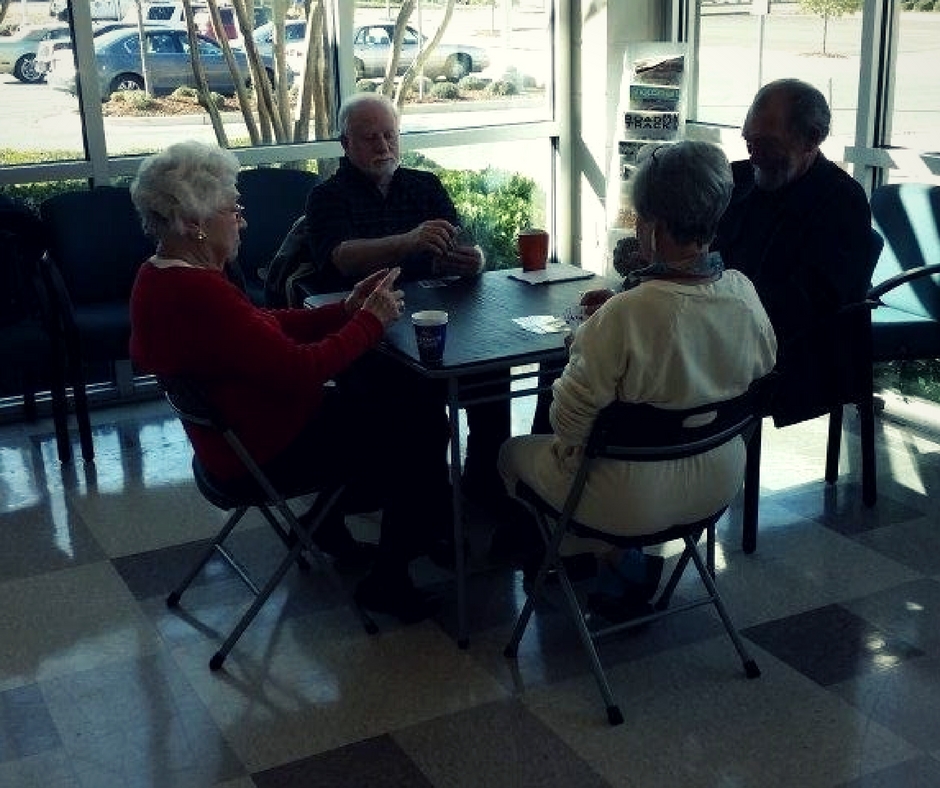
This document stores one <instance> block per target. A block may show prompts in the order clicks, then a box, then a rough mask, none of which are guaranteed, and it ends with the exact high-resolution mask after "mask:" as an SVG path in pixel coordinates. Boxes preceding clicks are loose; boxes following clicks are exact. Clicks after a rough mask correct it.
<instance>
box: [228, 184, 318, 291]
mask: <svg viewBox="0 0 940 788" xmlns="http://www.w3.org/2000/svg"><path fill="white" fill-rule="evenodd" d="M318 182H319V178H318V177H317V176H316V175H315V174H314V173H312V172H307V171H306V170H292V169H286V168H275V167H263V168H259V169H256V170H243V171H242V172H241V173H239V176H238V191H239V194H240V195H241V197H240V198H239V200H240V202H241V204H242V205H243V206H244V207H245V219H246V221H247V222H248V226H247V227H246V228H245V230H244V231H243V232H242V241H241V246H240V248H239V252H238V265H239V267H240V268H241V270H242V273H243V274H244V277H245V281H246V285H247V288H248V291H249V294H250V295H251V296H252V297H253V299H255V300H256V301H257V302H258V303H260V302H261V301H262V300H263V298H262V295H261V294H262V291H263V280H262V278H261V277H260V276H259V274H258V269H259V268H266V267H267V266H268V265H269V264H270V263H271V261H272V260H273V259H274V256H275V255H276V254H277V251H278V249H279V248H280V246H281V243H282V242H283V240H284V239H285V237H286V236H287V234H288V233H289V232H290V229H291V227H292V226H293V224H294V222H295V221H296V220H297V217H298V216H302V215H303V213H304V210H305V209H306V206H307V195H308V194H309V193H310V190H311V189H312V188H313V187H314V186H315V185H316V184H317V183H318Z"/></svg>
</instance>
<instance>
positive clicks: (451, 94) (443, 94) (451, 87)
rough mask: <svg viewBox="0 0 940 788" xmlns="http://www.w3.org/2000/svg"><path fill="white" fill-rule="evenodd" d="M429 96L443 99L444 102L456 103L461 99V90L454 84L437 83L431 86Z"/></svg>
mask: <svg viewBox="0 0 940 788" xmlns="http://www.w3.org/2000/svg"><path fill="white" fill-rule="evenodd" d="M429 95H430V96H431V97H432V98H436V99H443V100H444V101H456V100H457V99H459V98H460V88H458V87H457V86H456V85H455V84H454V83H453V82H435V83H434V84H433V85H431V90H430V93H429Z"/></svg>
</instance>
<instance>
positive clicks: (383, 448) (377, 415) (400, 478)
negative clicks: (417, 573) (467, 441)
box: [263, 354, 453, 573]
mask: <svg viewBox="0 0 940 788" xmlns="http://www.w3.org/2000/svg"><path fill="white" fill-rule="evenodd" d="M403 372H404V373H408V372H409V371H408V370H407V369H405V368H404V367H402V366H401V365H398V364H393V363H392V362H390V361H388V360H387V359H385V358H383V357H381V356H380V355H379V354H370V355H369V356H367V357H365V358H364V359H361V360H360V361H359V362H357V363H356V365H354V366H353V367H352V368H351V369H350V370H349V371H347V372H346V373H344V374H343V375H341V376H340V377H339V378H338V379H337V382H336V386H335V387H328V389H327V393H326V397H325V399H324V402H323V404H322V406H321V407H320V408H319V410H318V411H317V413H316V414H315V416H314V417H313V418H312V419H311V420H310V422H309V423H308V424H307V425H306V426H305V428H304V429H303V431H302V432H301V433H300V434H299V435H298V436H297V437H296V438H295V439H294V441H293V442H292V443H291V445H290V446H289V447H288V448H287V449H285V450H284V451H283V452H281V454H279V455H278V456H277V457H276V458H275V459H274V460H272V461H271V462H269V463H267V464H266V465H265V466H264V468H263V470H264V471H265V473H266V474H267V475H268V476H269V478H270V479H271V481H272V483H273V484H274V486H275V487H277V488H278V489H279V490H284V491H292V492H293V493H294V494H300V493H302V492H304V491H310V490H312V489H314V488H316V487H317V486H321V485H326V484H329V483H330V482H334V481H337V480H341V481H344V482H345V483H346V485H347V488H346V493H345V495H344V497H343V499H342V500H341V502H340V507H341V509H342V511H343V512H344V513H347V514H349V513H354V512H364V511H374V510H376V509H382V525H381V536H380V539H379V551H378V556H377V558H376V567H375V569H376V570H377V571H384V572H387V573H394V572H401V571H406V570H407V565H408V563H409V562H410V561H411V560H412V559H413V558H415V557H417V556H419V555H422V554H424V553H426V552H427V549H428V547H429V546H430V544H432V543H433V541H435V540H437V539H440V538H442V537H444V536H449V535H450V534H452V533H453V526H452V517H451V495H450V483H449V479H448V470H447V461H446V450H447V442H448V438H449V435H450V430H449V427H448V424H447V419H446V416H445V413H444V409H443V407H441V402H442V401H443V400H442V397H443V394H442V393H441V392H442V389H441V387H440V386H436V385H435V386H427V385H423V384H426V383H427V380H426V379H424V378H421V377H420V376H418V375H415V374H414V373H411V377H409V376H408V375H404V376H403V375H402V373H403ZM387 376H392V377H387ZM435 389H438V391H435ZM432 404H436V407H432Z"/></svg>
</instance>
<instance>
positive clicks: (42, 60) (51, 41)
mask: <svg viewBox="0 0 940 788" xmlns="http://www.w3.org/2000/svg"><path fill="white" fill-rule="evenodd" d="M129 27H134V28H136V27H137V23H136V22H99V23H97V24H96V25H95V27H94V31H93V32H94V35H96V36H100V35H101V34H102V33H109V32H110V31H112V30H120V29H127V28H129ZM61 49H68V50H71V49H72V37H71V35H68V36H65V37H63V38H44V39H43V40H42V41H40V42H39V49H37V50H36V60H35V61H34V62H35V67H36V71H37V72H38V73H40V74H42V77H43V79H45V77H46V74H48V73H49V72H50V71H51V70H52V60H53V58H54V57H55V53H56V52H58V51H59V50H61Z"/></svg>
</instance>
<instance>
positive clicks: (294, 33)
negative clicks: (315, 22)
mask: <svg viewBox="0 0 940 788" xmlns="http://www.w3.org/2000/svg"><path fill="white" fill-rule="evenodd" d="M306 34H307V23H306V21H305V20H303V19H288V20H286V21H285V22H284V55H285V57H286V58H287V64H288V65H289V66H290V67H291V70H292V71H294V72H296V73H300V72H301V71H303V69H304V62H305V61H306V54H305V51H304V38H305V36H306ZM251 37H252V38H253V39H254V40H255V46H256V47H257V48H258V52H259V54H261V56H262V57H270V58H272V59H273V58H274V23H273V22H266V23H265V24H263V25H261V26H260V27H258V28H256V29H255V32H254V33H252V34H251Z"/></svg>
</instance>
